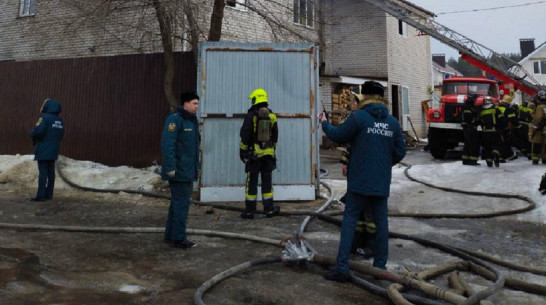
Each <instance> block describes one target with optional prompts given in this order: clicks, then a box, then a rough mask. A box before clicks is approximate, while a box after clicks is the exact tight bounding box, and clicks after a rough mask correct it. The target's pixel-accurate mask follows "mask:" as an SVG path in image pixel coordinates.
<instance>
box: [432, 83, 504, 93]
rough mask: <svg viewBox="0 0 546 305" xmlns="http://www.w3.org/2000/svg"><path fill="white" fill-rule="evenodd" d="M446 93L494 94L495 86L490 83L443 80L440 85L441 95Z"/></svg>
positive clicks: (495, 91)
mask: <svg viewBox="0 0 546 305" xmlns="http://www.w3.org/2000/svg"><path fill="white" fill-rule="evenodd" d="M448 94H479V95H492V96H496V95H497V87H496V86H495V85H494V84H491V83H472V82H444V84H443V86H442V95H448Z"/></svg>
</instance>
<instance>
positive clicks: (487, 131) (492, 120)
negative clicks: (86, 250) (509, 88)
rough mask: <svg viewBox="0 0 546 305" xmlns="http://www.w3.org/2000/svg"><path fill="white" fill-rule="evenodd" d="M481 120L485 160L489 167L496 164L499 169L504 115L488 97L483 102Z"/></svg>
mask: <svg viewBox="0 0 546 305" xmlns="http://www.w3.org/2000/svg"><path fill="white" fill-rule="evenodd" d="M480 120H481V122H482V146H483V158H484V159H485V161H486V163H487V166H489V167H492V166H493V163H495V166H496V167H499V162H500V151H499V145H500V133H499V127H500V125H499V124H500V123H499V122H500V121H502V120H503V115H502V113H501V111H500V110H499V108H497V107H496V106H495V105H494V104H493V101H492V100H491V99H489V98H487V97H485V98H484V100H483V107H482V111H481V112H480Z"/></svg>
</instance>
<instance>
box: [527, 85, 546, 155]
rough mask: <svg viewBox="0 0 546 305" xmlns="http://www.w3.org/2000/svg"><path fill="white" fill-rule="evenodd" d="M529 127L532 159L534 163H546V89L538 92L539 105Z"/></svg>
mask: <svg viewBox="0 0 546 305" xmlns="http://www.w3.org/2000/svg"><path fill="white" fill-rule="evenodd" d="M531 124H532V125H531V128H529V141H530V142H531V159H532V160H533V164H535V165H536V164H538V162H539V160H540V159H542V164H546V153H545V152H544V147H545V144H546V143H545V142H546V129H545V128H544V126H545V125H546V91H544V90H541V91H539V92H538V94H537V105H536V108H535V112H534V113H533V121H532V123H531Z"/></svg>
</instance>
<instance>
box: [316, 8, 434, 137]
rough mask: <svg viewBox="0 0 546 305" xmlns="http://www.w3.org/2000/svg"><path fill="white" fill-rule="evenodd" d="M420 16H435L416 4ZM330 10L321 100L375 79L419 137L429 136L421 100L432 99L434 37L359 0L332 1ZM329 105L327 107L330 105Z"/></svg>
mask: <svg viewBox="0 0 546 305" xmlns="http://www.w3.org/2000/svg"><path fill="white" fill-rule="evenodd" d="M400 2H401V3H403V4H405V5H409V6H410V7H411V8H412V9H413V10H415V12H416V13H418V14H421V15H426V16H427V17H432V16H433V14H432V13H430V12H428V11H426V10H424V9H421V8H419V7H416V6H413V5H411V4H409V3H408V2H406V1H400ZM327 5H328V8H327V9H326V10H325V11H326V12H328V14H326V16H325V18H326V26H325V35H324V36H325V46H326V48H325V52H324V54H325V56H324V58H323V61H324V63H325V64H324V67H325V69H324V73H323V77H322V78H321V85H322V92H321V93H322V101H323V103H324V104H325V105H328V104H329V99H330V96H331V93H332V91H334V90H336V87H339V84H340V83H341V84H343V83H344V84H355V85H356V84H361V83H363V82H364V81H365V80H368V79H372V80H376V81H379V82H381V83H382V84H383V85H384V86H385V87H386V89H387V91H386V92H385V97H386V98H388V100H389V104H390V107H391V111H392V113H393V115H394V116H395V117H397V118H398V119H399V120H400V121H401V122H402V127H403V129H404V130H407V131H410V133H411V134H413V131H411V126H410V124H409V121H408V120H407V117H408V116H409V117H410V118H411V122H412V123H413V126H414V128H415V130H416V132H417V135H418V136H419V137H420V138H423V137H426V117H425V113H424V112H423V110H422V108H421V101H423V100H426V99H428V94H427V87H428V86H429V85H431V77H432V66H431V60H430V58H431V54H430V38H429V37H428V36H422V35H419V32H418V31H417V30H416V29H414V28H412V27H410V26H408V25H406V24H405V23H403V22H399V20H398V19H396V18H394V17H392V16H390V15H388V14H386V13H384V12H383V11H381V10H379V9H377V8H375V7H374V6H372V5H369V4H367V3H366V2H365V1H360V0H331V1H328V4H327ZM326 107H328V106H326Z"/></svg>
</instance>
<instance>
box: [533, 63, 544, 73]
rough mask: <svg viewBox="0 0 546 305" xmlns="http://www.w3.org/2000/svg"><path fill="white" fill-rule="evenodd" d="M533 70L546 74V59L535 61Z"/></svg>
mask: <svg viewBox="0 0 546 305" xmlns="http://www.w3.org/2000/svg"><path fill="white" fill-rule="evenodd" d="M533 70H534V73H535V74H546V60H537V61H535V62H533Z"/></svg>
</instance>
